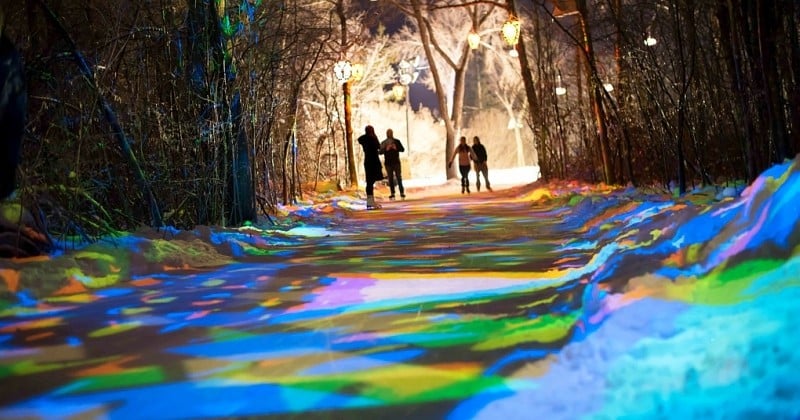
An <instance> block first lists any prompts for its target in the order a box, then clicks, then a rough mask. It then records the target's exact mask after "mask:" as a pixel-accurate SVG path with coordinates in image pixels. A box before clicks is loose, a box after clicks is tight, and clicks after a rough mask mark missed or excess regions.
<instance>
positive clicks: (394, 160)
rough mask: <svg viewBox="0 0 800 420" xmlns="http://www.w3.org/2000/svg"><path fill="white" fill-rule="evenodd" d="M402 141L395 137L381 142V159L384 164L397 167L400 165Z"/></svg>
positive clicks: (403, 150) (403, 149)
mask: <svg viewBox="0 0 800 420" xmlns="http://www.w3.org/2000/svg"><path fill="white" fill-rule="evenodd" d="M405 151H406V149H405V148H404V147H403V143H401V142H400V140H397V139H395V138H391V139H386V140H384V141H383V142H382V143H381V152H382V153H383V159H384V160H383V161H384V163H385V164H386V166H387V167H388V166H392V167H399V166H400V152H405Z"/></svg>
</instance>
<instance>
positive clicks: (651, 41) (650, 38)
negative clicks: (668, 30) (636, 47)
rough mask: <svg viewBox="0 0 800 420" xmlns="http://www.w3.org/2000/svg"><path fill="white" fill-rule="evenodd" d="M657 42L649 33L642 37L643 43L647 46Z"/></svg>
mask: <svg viewBox="0 0 800 420" xmlns="http://www.w3.org/2000/svg"><path fill="white" fill-rule="evenodd" d="M657 43H658V41H656V39H655V38H653V37H652V36H650V35H647V38H645V39H644V45H647V46H648V47H652V46H653V45H656V44H657Z"/></svg>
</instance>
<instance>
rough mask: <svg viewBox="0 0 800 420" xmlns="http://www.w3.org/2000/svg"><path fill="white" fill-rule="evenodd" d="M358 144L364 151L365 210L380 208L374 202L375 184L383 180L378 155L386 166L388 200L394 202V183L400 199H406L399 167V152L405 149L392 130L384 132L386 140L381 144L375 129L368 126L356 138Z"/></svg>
mask: <svg viewBox="0 0 800 420" xmlns="http://www.w3.org/2000/svg"><path fill="white" fill-rule="evenodd" d="M358 143H359V144H361V147H362V148H363V149H364V174H365V177H366V181H367V187H366V192H367V209H375V208H380V205H378V204H377V203H376V202H375V192H374V191H375V183H376V182H378V181H380V180H382V179H383V169H382V167H381V159H380V155H383V157H384V165H385V166H386V176H388V177H389V191H390V193H391V195H389V199H390V200H394V198H395V195H394V191H395V181H397V189H398V190H399V192H400V198H406V190H405V188H403V174H402V172H403V171H402V167H401V166H400V152H404V151H405V150H406V149H405V148H404V147H403V143H401V142H400V140H398V139H396V138H394V132H393V131H392V129H391V128H390V129H388V130H386V139H385V140H384V141H383V142H381V141H379V140H378V136H377V135H376V134H375V128H374V127H372V126H371V125H368V126H367V127H366V128H365V129H364V134H363V135H361V137H359V138H358Z"/></svg>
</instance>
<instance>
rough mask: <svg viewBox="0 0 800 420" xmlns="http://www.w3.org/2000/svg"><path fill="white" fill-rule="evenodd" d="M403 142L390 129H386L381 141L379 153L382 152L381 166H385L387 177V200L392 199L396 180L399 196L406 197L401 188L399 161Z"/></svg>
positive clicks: (401, 173) (401, 170) (401, 175)
mask: <svg viewBox="0 0 800 420" xmlns="http://www.w3.org/2000/svg"><path fill="white" fill-rule="evenodd" d="M405 151H406V149H405V148H404V147H403V143H401V142H400V140H398V139H396V138H394V131H392V129H391V128H390V129H388V130H386V140H384V141H383V142H381V153H383V166H384V167H385V168H386V176H387V177H389V192H390V194H391V195H389V200H394V187H395V181H397V189H398V190H399V191H400V198H403V199H404V198H406V190H405V188H403V168H402V165H401V163H400V153H401V152H405Z"/></svg>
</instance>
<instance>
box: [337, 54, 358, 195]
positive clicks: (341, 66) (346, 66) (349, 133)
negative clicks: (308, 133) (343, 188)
mask: <svg viewBox="0 0 800 420" xmlns="http://www.w3.org/2000/svg"><path fill="white" fill-rule="evenodd" d="M333 74H334V75H335V76H336V79H337V80H339V82H340V83H341V84H342V92H343V93H344V140H345V146H346V147H347V169H348V171H349V172H350V186H351V187H355V186H357V185H358V175H356V161H355V153H353V124H352V122H351V109H350V79H351V78H352V77H353V66H352V64H350V62H349V61H347V60H342V61H338V62H336V64H334V65H333Z"/></svg>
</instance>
